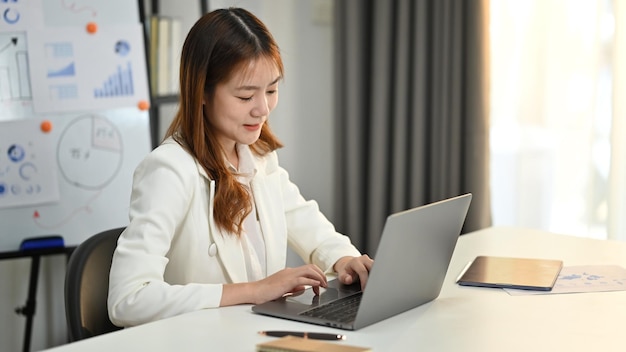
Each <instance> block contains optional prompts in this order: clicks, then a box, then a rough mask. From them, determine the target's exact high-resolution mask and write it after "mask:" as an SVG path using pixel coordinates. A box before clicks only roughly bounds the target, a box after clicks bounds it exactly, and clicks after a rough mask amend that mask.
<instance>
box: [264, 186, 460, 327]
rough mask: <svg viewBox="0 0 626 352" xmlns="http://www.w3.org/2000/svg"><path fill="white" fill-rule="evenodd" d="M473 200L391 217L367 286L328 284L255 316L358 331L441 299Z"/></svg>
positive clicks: (455, 200)
mask: <svg viewBox="0 0 626 352" xmlns="http://www.w3.org/2000/svg"><path fill="white" fill-rule="evenodd" d="M471 198H472V195H471V194H469V193H468V194H464V195H461V196H458V197H454V198H450V199H446V200H442V201H439V202H436V203H432V204H428V205H424V206H421V207H417V208H413V209H410V210H406V211H403V212H400V213H396V214H392V215H390V216H389V217H388V218H387V220H386V222H385V226H384V229H383V233H382V236H381V239H380V243H379V245H378V250H377V251H376V255H375V256H374V266H373V267H372V270H371V271H370V276H369V279H368V281H367V286H366V287H365V289H364V290H363V291H361V290H360V285H359V284H358V283H357V284H354V285H350V286H347V285H343V284H341V283H340V282H339V281H338V280H331V281H329V282H328V288H326V289H320V290H321V294H320V295H315V294H314V293H313V290H312V289H311V288H308V289H306V290H304V291H303V292H302V293H300V294H296V295H289V296H285V297H282V298H280V299H277V300H273V301H269V302H266V303H263V304H259V305H255V306H253V307H252V311H254V312H256V313H259V314H265V315H269V316H274V317H278V318H284V319H291V320H296V321H301V322H307V323H312V324H318V325H324V326H329V327H334V328H340V329H345V330H356V329H360V328H362V327H364V326H368V325H370V324H374V323H377V322H379V321H381V320H383V319H387V318H389V317H392V316H394V315H397V314H400V313H402V312H405V311H407V310H409V309H412V308H415V307H417V306H420V305H422V304H424V303H426V302H430V301H432V300H434V299H435V298H437V297H438V296H439V293H440V292H441V287H442V286H443V281H444V278H445V276H446V272H447V271H448V265H449V264H450V259H451V258H452V253H453V252H454V247H455V246H456V242H457V239H458V237H459V235H460V233H461V228H462V226H463V223H464V222H465V216H466V215H467V211H468V209H469V205H470V202H471ZM338 306H339V308H337V307H338Z"/></svg>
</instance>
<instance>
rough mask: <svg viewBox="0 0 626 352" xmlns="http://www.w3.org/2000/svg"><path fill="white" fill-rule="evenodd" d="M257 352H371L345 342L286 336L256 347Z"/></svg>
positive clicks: (368, 349)
mask: <svg viewBox="0 0 626 352" xmlns="http://www.w3.org/2000/svg"><path fill="white" fill-rule="evenodd" d="M256 350H257V352H371V351H372V349H371V348H368V347H359V346H351V345H346V344H345V342H327V341H322V340H313V339H304V338H302V337H296V336H285V337H281V338H280V339H276V340H273V341H269V342H264V343H260V344H258V345H256Z"/></svg>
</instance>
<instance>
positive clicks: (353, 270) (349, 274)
mask: <svg viewBox="0 0 626 352" xmlns="http://www.w3.org/2000/svg"><path fill="white" fill-rule="evenodd" d="M373 264H374V260H372V259H371V258H370V257H369V256H368V255H367V254H363V255H362V256H360V257H341V258H340V259H339V260H337V262H336V263H335V265H334V267H333V268H334V269H335V272H337V277H338V278H339V281H340V282H341V283H342V284H345V285H351V284H353V283H354V282H356V281H357V280H358V281H360V282H361V289H364V288H365V285H366V284H367V278H368V276H369V272H370V270H371V269H372V265H373Z"/></svg>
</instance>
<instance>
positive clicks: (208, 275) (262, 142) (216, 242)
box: [108, 8, 373, 326]
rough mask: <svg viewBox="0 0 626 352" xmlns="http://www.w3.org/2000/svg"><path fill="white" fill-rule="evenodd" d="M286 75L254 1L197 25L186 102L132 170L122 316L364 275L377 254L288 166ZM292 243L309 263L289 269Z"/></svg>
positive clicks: (119, 288) (186, 60) (114, 292)
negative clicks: (309, 195) (322, 207)
mask: <svg viewBox="0 0 626 352" xmlns="http://www.w3.org/2000/svg"><path fill="white" fill-rule="evenodd" d="M282 77H283V64H282V60H281V57H280V53H279V49H278V46H277V45H276V43H275V41H274V39H273V38H272V35H271V34H270V33H269V31H268V30H267V28H266V27H265V25H264V24H263V23H262V22H261V21H260V20H259V19H257V18H256V17H255V16H254V15H252V14H251V13H249V12H248V11H246V10H244V9H239V8H230V9H221V10H216V11H213V12H211V13H208V14H206V15H204V16H203V17H202V18H200V19H199V20H198V22H196V24H195V25H194V26H193V27H192V28H191V30H190V32H189V34H188V35H187V38H186V40H185V43H184V45H183V49H182V54H181V69H180V97H181V98H180V105H179V110H178V112H177V114H176V117H175V118H174V120H173V122H172V124H171V126H170V128H169V129H168V131H167V133H166V138H165V140H164V141H163V143H162V144H161V145H160V146H159V147H158V148H156V149H155V150H154V151H152V152H151V153H150V154H149V155H148V156H147V157H146V158H145V160H143V161H142V162H141V163H140V165H139V166H138V167H137V169H136V171H135V174H134V178H133V189H132V195H131V202H130V214H129V215H130V223H129V224H128V227H127V228H126V230H125V231H124V233H122V235H121V236H120V239H119V241H118V246H117V249H116V251H115V254H114V256H113V263H112V267H111V274H110V284H109V297H108V309H109V316H110V318H111V321H112V322H113V323H114V324H116V325H119V326H133V325H137V324H142V323H145V322H149V321H154V320H157V319H162V318H166V317H170V316H174V315H177V314H181V313H185V312H189V311H194V310H199V309H204V308H213V307H219V306H228V305H235V304H244V303H252V304H257V303H262V302H265V301H268V300H272V299H276V298H279V297H281V296H283V295H285V294H287V293H290V292H294V291H298V290H302V289H303V288H304V287H305V286H313V288H314V290H315V291H316V292H317V293H319V287H320V286H321V287H325V286H326V284H327V281H326V275H325V274H327V273H332V272H335V273H336V275H337V276H338V278H339V280H341V281H342V282H343V283H345V284H351V283H354V282H357V281H360V283H361V285H362V286H364V285H365V284H366V282H367V277H368V273H369V270H370V268H371V266H372V263H373V261H372V260H371V259H370V258H369V257H368V256H367V255H361V253H359V251H358V250H357V249H356V248H355V247H354V246H353V245H352V244H351V243H350V240H349V238H348V237H346V236H344V235H342V234H339V233H337V232H336V231H335V229H334V227H333V225H332V224H331V223H330V222H329V221H328V220H327V219H326V218H325V217H324V216H323V215H322V214H321V213H320V211H319V209H318V207H317V204H316V203H315V202H314V201H307V200H305V199H304V198H303V197H302V196H301V194H300V192H299V190H298V188H297V186H296V185H294V184H293V183H292V182H291V181H290V180H289V176H288V174H287V172H286V171H285V170H284V169H282V168H281V167H280V166H279V164H278V158H277V154H276V149H278V148H280V147H282V145H281V144H280V142H279V141H278V139H277V138H276V137H275V136H274V135H273V134H272V132H271V130H270V128H269V125H268V122H267V120H268V117H269V115H270V113H271V111H272V110H273V109H274V108H275V107H276V104H277V102H278V85H279V83H280V82H281V79H282ZM288 245H289V246H290V247H291V248H292V249H293V250H294V251H295V252H296V253H297V254H298V255H299V256H300V257H301V258H302V259H303V260H304V261H305V262H306V263H308V264H306V265H303V266H300V267H296V268H285V265H286V255H287V246H288Z"/></svg>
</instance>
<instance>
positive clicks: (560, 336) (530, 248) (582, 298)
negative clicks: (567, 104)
mask: <svg viewBox="0 0 626 352" xmlns="http://www.w3.org/2000/svg"><path fill="white" fill-rule="evenodd" d="M479 254H485V255H500V256H526V257H545V258H555V259H562V260H563V261H564V265H565V266H573V265H588V264H589V265H591V264H617V265H621V266H624V267H626V243H623V242H615V241H600V240H591V239H582V238H577V237H571V236H564V235H556V234H550V233H546V232H541V231H535V230H522V229H512V228H489V229H485V230H481V231H477V232H474V233H471V234H467V235H464V236H461V238H460V239H459V242H458V245H457V247H456V250H455V253H454V256H453V259H452V263H451V264H450V269H449V271H448V276H447V277H446V280H445V283H444V287H443V290H442V292H441V295H440V296H439V298H437V299H436V300H435V301H432V302H430V303H427V304H425V305H423V306H421V307H418V308H415V309H413V310H411V311H408V312H406V313H403V314H400V315H398V316H396V317H393V318H390V319H387V320H385V321H382V322H380V323H377V324H374V325H371V326H368V327H366V328H363V329H361V330H358V331H354V332H351V331H348V332H346V331H342V330H337V329H331V328H326V327H322V326H316V325H309V324H304V323H296V322H291V321H287V320H283V319H277V318H271V317H265V316H260V315H256V314H254V313H252V312H251V310H250V306H247V305H246V306H237V307H228V308H219V309H210V310H203V311H199V312H194V313H189V314H185V315H181V316H178V317H174V318H170V319H165V320H162V321H158V322H154V323H150V324H145V325H143V326H139V327H134V328H131V329H125V330H122V331H119V332H114V333H111V334H108V335H103V336H98V337H95V338H91V339H87V340H83V341H79V342H75V343H72V344H68V345H64V346H60V347H57V348H54V349H52V350H51V351H57V352H70V351H128V350H141V351H203V352H206V351H254V350H255V346H256V344H257V343H260V342H263V341H267V340H270V339H271V338H268V337H263V336H259V335H258V334H257V331H259V330H302V331H328V332H338V331H340V332H342V333H346V334H347V335H348V340H347V341H346V342H345V343H346V344H351V345H360V346H369V347H371V348H372V349H373V350H374V351H417V350H421V351H481V352H482V351H503V350H505V351H603V352H606V351H625V350H626V339H624V338H623V335H624V332H625V331H626V291H619V292H605V293H578V294H564V295H539V296H510V295H509V294H508V293H506V292H505V291H503V290H500V289H491V288H477V287H461V286H458V285H456V284H455V283H454V280H455V279H456V277H457V275H458V274H459V272H460V271H461V270H462V269H463V267H464V266H465V264H467V262H469V261H470V260H471V259H473V258H474V257H475V256H476V255H479ZM398 275H410V270H407V271H406V272H402V273H398ZM338 343H341V342H338Z"/></svg>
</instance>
